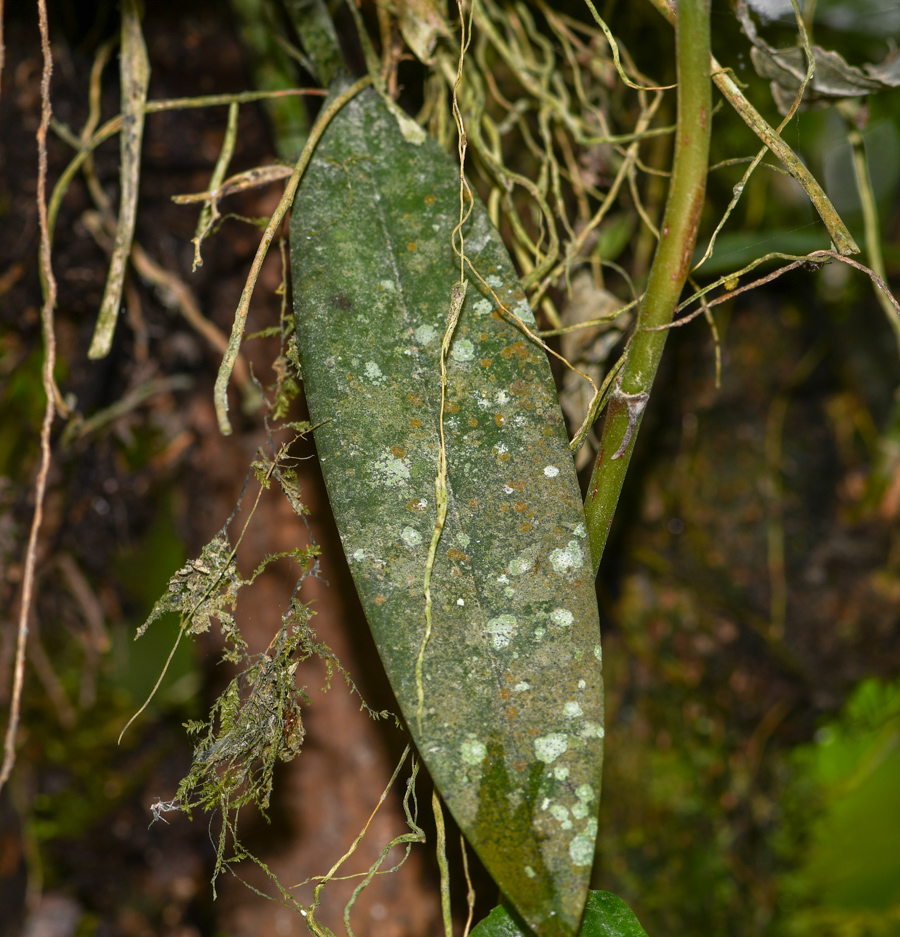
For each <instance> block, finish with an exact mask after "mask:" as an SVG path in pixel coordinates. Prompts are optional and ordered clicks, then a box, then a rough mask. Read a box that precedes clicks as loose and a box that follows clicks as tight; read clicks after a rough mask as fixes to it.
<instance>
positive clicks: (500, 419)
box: [494, 413, 506, 426]
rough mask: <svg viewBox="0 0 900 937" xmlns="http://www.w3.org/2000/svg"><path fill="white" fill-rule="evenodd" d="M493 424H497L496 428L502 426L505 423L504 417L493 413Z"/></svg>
mask: <svg viewBox="0 0 900 937" xmlns="http://www.w3.org/2000/svg"><path fill="white" fill-rule="evenodd" d="M494 422H495V423H496V424H497V426H503V424H504V423H505V422H506V417H505V416H504V415H503V414H502V413H495V414H494Z"/></svg>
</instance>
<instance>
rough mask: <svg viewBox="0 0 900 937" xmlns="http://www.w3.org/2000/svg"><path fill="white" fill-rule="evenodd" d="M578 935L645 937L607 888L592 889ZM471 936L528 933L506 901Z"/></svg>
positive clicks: (520, 936)
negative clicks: (600, 889)
mask: <svg viewBox="0 0 900 937" xmlns="http://www.w3.org/2000/svg"><path fill="white" fill-rule="evenodd" d="M578 933H579V937H647V932H646V931H645V930H644V928H643V927H641V925H640V922H639V921H638V919H637V918H636V917H635V916H634V911H632V910H631V908H629V907H628V905H627V904H625V902H624V901H622V899H621V898H618V897H616V896H615V895H613V894H610V892H608V891H592V892H590V893H589V894H588V899H587V904H586V905H585V907H584V920H583V921H582V923H581V930H580V931H579V932H578ZM472 937H530V935H529V933H528V930H527V929H526V928H525V926H524V925H523V924H522V922H521V921H519V920H518V919H517V918H516V916H515V915H514V914H511V913H510V911H509V909H508V908H507V907H506V906H505V905H499V906H498V907H496V908H494V910H493V911H491V913H490V914H489V915H488V916H487V917H486V918H485V919H484V920H483V921H482V922H481V923H480V924H479V925H478V926H477V927H476V928H475V929H474V930H473V931H472Z"/></svg>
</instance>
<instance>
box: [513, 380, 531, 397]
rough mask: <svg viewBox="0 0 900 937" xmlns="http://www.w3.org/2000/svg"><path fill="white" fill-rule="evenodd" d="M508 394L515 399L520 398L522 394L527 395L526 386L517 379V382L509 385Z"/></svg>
mask: <svg viewBox="0 0 900 937" xmlns="http://www.w3.org/2000/svg"><path fill="white" fill-rule="evenodd" d="M509 392H510V393H511V394H515V395H516V396H517V397H521V396H522V394H527V393H528V384H527V383H526V382H525V381H523V380H522V378H519V379H518V380H517V381H513V382H512V384H510V385H509Z"/></svg>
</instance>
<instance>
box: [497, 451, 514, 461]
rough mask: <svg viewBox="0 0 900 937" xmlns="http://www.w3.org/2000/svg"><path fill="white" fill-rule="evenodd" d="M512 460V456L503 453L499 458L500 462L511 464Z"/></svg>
mask: <svg viewBox="0 0 900 937" xmlns="http://www.w3.org/2000/svg"><path fill="white" fill-rule="evenodd" d="M511 458H512V456H511V455H510V454H509V453H508V452H501V453H500V455H498V456H497V459H498V460H499V461H500V462H509V460H510V459H511Z"/></svg>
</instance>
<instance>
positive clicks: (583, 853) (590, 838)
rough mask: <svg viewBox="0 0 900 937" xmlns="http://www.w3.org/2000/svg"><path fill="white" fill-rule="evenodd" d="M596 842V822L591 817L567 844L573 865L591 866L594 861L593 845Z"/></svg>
mask: <svg viewBox="0 0 900 937" xmlns="http://www.w3.org/2000/svg"><path fill="white" fill-rule="evenodd" d="M596 840H597V820H596V818H595V817H591V819H590V820H588V821H587V823H585V825H584V829H583V830H582V831H581V832H580V833H579V834H578V835H577V836H573V837H572V842H571V843H569V857H570V858H571V860H572V862H574V863H575V865H591V863H592V862H593V861H594V843H595V842H596Z"/></svg>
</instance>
